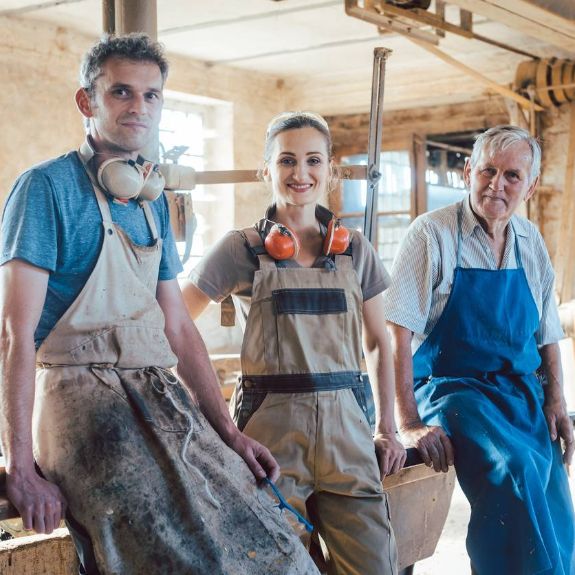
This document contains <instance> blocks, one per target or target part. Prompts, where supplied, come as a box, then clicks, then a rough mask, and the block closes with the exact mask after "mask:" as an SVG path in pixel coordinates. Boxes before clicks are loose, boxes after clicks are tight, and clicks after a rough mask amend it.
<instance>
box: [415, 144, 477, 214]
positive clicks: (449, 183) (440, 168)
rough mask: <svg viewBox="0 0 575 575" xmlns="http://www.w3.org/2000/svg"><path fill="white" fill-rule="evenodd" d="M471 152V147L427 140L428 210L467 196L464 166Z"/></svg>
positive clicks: (426, 179) (426, 180)
mask: <svg viewBox="0 0 575 575" xmlns="http://www.w3.org/2000/svg"><path fill="white" fill-rule="evenodd" d="M464 143H468V142H464ZM470 145H472V142H471V143H470ZM470 154H471V150H470V149H469V150H467V149H463V148H454V147H450V146H448V145H446V144H442V143H441V142H435V141H429V140H428V141H427V150H426V157H427V167H426V170H425V183H426V184H427V203H426V205H427V210H428V211H431V210H436V209H438V208H443V207H445V206H448V205H450V204H453V203H455V202H459V201H461V200H462V199H463V198H464V197H465V195H466V194H467V191H466V189H465V182H464V181H463V168H464V166H465V158H466V157H468V156H469V155H470Z"/></svg>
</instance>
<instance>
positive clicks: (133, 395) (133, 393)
mask: <svg viewBox="0 0 575 575" xmlns="http://www.w3.org/2000/svg"><path fill="white" fill-rule="evenodd" d="M135 373H136V374H137V375H138V377H137V379H136V381H131V380H130V379H131V378H125V377H121V375H120V374H119V375H120V381H121V384H122V387H123V389H124V391H125V393H126V395H127V397H128V401H129V402H130V405H131V406H132V409H133V410H134V412H135V413H136V414H137V415H138V417H139V418H141V419H142V420H143V421H145V422H146V423H148V424H150V425H152V426H154V427H156V428H157V429H159V430H161V431H165V432H168V433H187V432H189V431H190V430H191V428H192V427H194V428H195V431H200V430H201V425H200V423H199V421H198V418H197V417H195V415H194V412H195V410H196V409H197V408H196V407H195V406H193V405H192V402H191V400H190V398H189V396H188V394H187V392H186V390H185V389H183V387H182V384H181V383H180V382H179V381H178V380H177V379H176V378H175V376H174V375H173V374H171V373H165V370H161V369H159V368H146V369H145V370H137V371H136V372H135Z"/></svg>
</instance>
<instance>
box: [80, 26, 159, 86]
mask: <svg viewBox="0 0 575 575" xmlns="http://www.w3.org/2000/svg"><path fill="white" fill-rule="evenodd" d="M109 58H121V59H124V60H132V61H134V62H153V63H155V64H157V65H158V67H159V68H160V72H161V74H162V81H163V82H165V81H166V78H167V77H168V60H167V59H166V57H165V56H164V48H163V46H162V45H161V44H160V43H158V42H154V41H153V40H151V38H150V37H149V36H148V35H147V34H142V33H132V34H126V35H124V36H114V35H110V34H106V35H105V36H103V37H102V38H101V39H100V41H99V42H98V43H96V44H95V45H94V46H93V47H92V48H91V49H90V50H89V51H88V52H87V53H86V55H85V56H84V59H83V60H82V65H81V67H80V86H82V88H84V89H85V90H86V91H87V92H88V93H89V94H90V95H92V94H93V92H94V85H95V83H96V80H97V78H98V77H99V76H100V75H101V74H102V66H103V65H104V63H105V62H106V61H107V60H108V59H109Z"/></svg>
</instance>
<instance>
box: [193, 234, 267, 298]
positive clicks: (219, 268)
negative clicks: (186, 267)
mask: <svg viewBox="0 0 575 575" xmlns="http://www.w3.org/2000/svg"><path fill="white" fill-rule="evenodd" d="M256 268H257V261H256V260H255V259H254V258H253V257H252V256H251V254H250V252H249V250H248V249H247V247H246V245H245V240H244V237H243V235H242V234H241V232H239V231H237V230H234V231H231V232H228V233H227V234H226V235H225V236H223V237H222V238H221V239H220V240H218V241H217V242H216V243H215V244H214V245H213V246H212V247H211V248H210V249H209V250H208V251H207V252H206V254H205V255H204V257H203V258H202V259H201V260H200V262H199V263H198V265H197V266H196V267H195V268H194V269H193V270H192V271H191V273H190V276H189V279H190V280H191V281H192V282H193V283H194V284H195V285H196V286H197V287H198V288H199V289H201V290H202V291H203V292H204V293H205V294H206V295H207V296H208V297H209V298H210V299H212V300H213V301H215V302H218V303H219V302H221V301H222V300H224V299H225V298H226V297H227V296H228V295H230V294H232V293H233V294H238V293H240V294H241V295H246V296H251V286H252V283H253V280H254V273H255V270H256Z"/></svg>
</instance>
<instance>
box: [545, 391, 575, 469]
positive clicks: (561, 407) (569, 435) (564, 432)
mask: <svg viewBox="0 0 575 575" xmlns="http://www.w3.org/2000/svg"><path fill="white" fill-rule="evenodd" d="M543 413H544V414H545V419H546V420H547V427H548V428H549V435H550V436H551V440H552V441H555V440H556V439H557V438H558V437H559V438H560V439H562V440H563V447H564V452H563V461H564V462H565V463H566V464H567V465H570V464H571V461H572V459H573V452H574V451H575V443H574V439H573V423H572V422H571V418H570V417H569V414H568V413H567V405H566V404H565V400H564V399H563V396H562V395H561V397H552V396H551V395H550V394H549V396H546V398H545V403H544V404H543Z"/></svg>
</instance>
